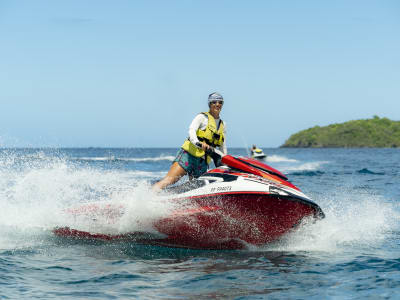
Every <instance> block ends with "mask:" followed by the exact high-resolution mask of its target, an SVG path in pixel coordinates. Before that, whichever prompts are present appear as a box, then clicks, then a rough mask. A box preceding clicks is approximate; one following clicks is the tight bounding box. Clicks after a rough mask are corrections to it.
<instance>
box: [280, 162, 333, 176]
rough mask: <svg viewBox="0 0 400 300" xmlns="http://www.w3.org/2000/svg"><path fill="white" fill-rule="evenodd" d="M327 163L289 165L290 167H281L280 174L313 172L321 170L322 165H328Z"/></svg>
mask: <svg viewBox="0 0 400 300" xmlns="http://www.w3.org/2000/svg"><path fill="white" fill-rule="evenodd" d="M328 163H329V161H315V162H307V163H302V164H300V165H290V166H282V167H281V168H280V170H281V171H282V172H285V173H286V172H296V171H315V170H318V169H320V168H321V166H322V165H324V164H328Z"/></svg>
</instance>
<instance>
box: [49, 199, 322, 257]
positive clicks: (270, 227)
mask: <svg viewBox="0 0 400 300" xmlns="http://www.w3.org/2000/svg"><path fill="white" fill-rule="evenodd" d="M176 201H191V203H192V204H193V206H192V208H187V209H185V210H181V211H176V212H173V213H172V214H171V215H170V216H168V217H166V218H162V219H159V220H157V221H156V222H154V224H153V226H154V228H155V229H156V230H157V231H158V232H159V233H160V234H161V236H162V237H160V235H154V234H152V233H146V232H129V233H123V234H102V233H91V232H87V231H80V230H76V229H71V228H68V227H62V228H56V229H55V230H54V233H55V234H56V235H58V236H63V237H73V238H82V239H94V240H105V241H110V240H114V241H116V240H124V241H132V242H135V243H142V244H150V245H160V246H168V247H178V248H191V249H243V248H246V247H248V245H255V246H260V245H264V244H267V243H270V242H273V241H275V240H277V239H279V238H280V237H282V236H283V235H285V234H287V233H288V232H290V231H292V230H293V229H295V228H296V227H297V226H298V225H299V224H300V223H301V221H302V220H303V219H304V218H307V217H310V218H313V219H318V218H320V217H322V216H323V213H322V211H321V210H320V208H319V207H318V206H317V205H316V204H314V203H313V202H310V201H307V200H303V199H298V198H295V197H291V196H281V195H279V196H278V195H272V194H267V193H266V194H260V193H251V192H243V193H240V194H239V193H221V194H213V195H203V196H201V197H191V198H190V199H177V200H176Z"/></svg>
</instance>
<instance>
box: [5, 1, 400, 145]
mask: <svg viewBox="0 0 400 300" xmlns="http://www.w3.org/2000/svg"><path fill="white" fill-rule="evenodd" d="M399 32H400V1H396V0H393V1H379V0H376V1H368V0H360V1H357V0H355V1H347V0H337V1H320V0H315V1H311V0H302V1H295V0H276V1H274V0H271V1H234V0H228V1H221V0H220V1H207V0H201V1H200V0H199V1H189V0H186V1H184V0H182V1H172V0H169V1H164V0H160V1H152V0H147V1H99V0H96V1H94V0H93V1H82V0H79V1H74V0H69V1H52V0H49V1H42V0H36V1H4V0H3V1H1V0H0V103H1V109H0V146H2V147H13V146H31V147H36V146H47V147H75V146H77V147H87V146H97V147H179V146H180V145H181V144H182V143H183V140H184V139H185V138H186V137H187V129H188V126H189V124H190V122H191V120H192V119H193V117H194V116H195V115H196V114H197V113H198V112H201V111H205V110H207V95H208V94H209V93H211V92H214V91H218V92H220V93H221V94H222V95H223V96H224V98H225V105H224V108H223V111H222V117H223V119H224V120H225V121H226V123H227V129H228V137H227V143H228V147H246V146H249V145H251V144H254V143H255V144H257V145H259V146H262V147H278V146H280V145H281V144H283V143H284V142H285V140H286V139H287V138H288V137H289V136H290V135H291V134H293V133H295V132H297V131H299V130H302V129H306V128H309V127H313V126H315V125H320V126H324V125H328V124H331V123H340V122H344V121H348V120H353V119H366V118H371V117H372V116H373V115H378V116H380V117H388V118H390V119H392V120H400V104H399V103H400V34H399Z"/></svg>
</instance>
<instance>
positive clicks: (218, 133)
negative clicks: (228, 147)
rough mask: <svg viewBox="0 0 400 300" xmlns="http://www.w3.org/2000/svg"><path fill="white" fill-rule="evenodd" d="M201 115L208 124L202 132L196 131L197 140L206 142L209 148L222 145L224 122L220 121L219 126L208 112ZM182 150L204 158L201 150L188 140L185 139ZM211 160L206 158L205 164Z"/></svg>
mask: <svg viewBox="0 0 400 300" xmlns="http://www.w3.org/2000/svg"><path fill="white" fill-rule="evenodd" d="M202 114H203V115H205V116H207V118H208V124H207V127H206V128H205V129H204V130H201V129H198V130H197V131H196V135H197V138H198V139H199V141H200V142H206V144H207V145H209V146H211V147H219V146H221V145H222V144H223V143H224V140H225V137H224V122H222V120H220V122H219V126H218V128H217V124H216V123H215V119H214V117H213V116H212V115H211V114H210V113H209V112H203V113H202ZM182 149H183V150H185V151H187V152H189V153H190V154H191V155H193V156H195V157H204V156H205V155H206V153H205V152H204V150H203V149H201V148H199V147H197V146H196V145H194V144H193V143H192V142H191V141H190V140H189V139H187V140H186V141H185V142H184V143H183V145H182ZM210 161H211V158H210V157H209V156H207V164H209V163H210Z"/></svg>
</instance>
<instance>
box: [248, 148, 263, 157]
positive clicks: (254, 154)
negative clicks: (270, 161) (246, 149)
mask: <svg viewBox="0 0 400 300" xmlns="http://www.w3.org/2000/svg"><path fill="white" fill-rule="evenodd" d="M251 157H252V158H255V159H264V158H266V157H267V155H265V153H264V152H263V151H262V150H261V149H259V148H256V149H251Z"/></svg>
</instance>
